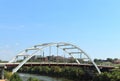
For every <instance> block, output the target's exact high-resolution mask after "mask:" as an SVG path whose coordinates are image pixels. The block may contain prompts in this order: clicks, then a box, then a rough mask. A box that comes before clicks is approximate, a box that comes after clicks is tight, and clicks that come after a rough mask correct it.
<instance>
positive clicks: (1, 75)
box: [0, 65, 5, 80]
mask: <svg viewBox="0 0 120 81" xmlns="http://www.w3.org/2000/svg"><path fill="white" fill-rule="evenodd" d="M4 69H5V66H4V65H0V79H2V80H3V79H4Z"/></svg>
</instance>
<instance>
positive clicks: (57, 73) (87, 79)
mask: <svg viewBox="0 0 120 81" xmlns="http://www.w3.org/2000/svg"><path fill="white" fill-rule="evenodd" d="M19 72H22V73H29V74H37V75H45V76H50V77H57V78H66V79H70V80H74V81H80V80H81V81H91V80H92V78H93V77H92V76H90V72H86V71H85V70H84V69H82V68H78V67H68V66H66V67H59V66H51V67H49V66H42V67H38V66H37V67H27V66H25V67H22V68H21V69H20V70H19Z"/></svg>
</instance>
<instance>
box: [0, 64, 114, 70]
mask: <svg viewBox="0 0 120 81" xmlns="http://www.w3.org/2000/svg"><path fill="white" fill-rule="evenodd" d="M0 65H5V66H6V67H16V66H18V65H19V63H0ZM24 66H76V67H94V65H93V64H77V63H52V62H47V63H46V62H42V63H40V62H39V63H38V62H29V63H25V64H24ZM98 67H99V68H100V69H102V68H104V69H114V68H115V67H114V66H103V65H98Z"/></svg>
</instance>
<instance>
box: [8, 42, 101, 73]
mask: <svg viewBox="0 0 120 81" xmlns="http://www.w3.org/2000/svg"><path fill="white" fill-rule="evenodd" d="M51 46H55V47H56V48H59V49H61V50H63V51H64V52H65V53H66V54H68V55H70V56H71V57H72V58H74V59H75V61H76V62H77V63H78V64H80V61H79V60H78V58H77V57H75V55H76V54H79V55H80V56H81V57H80V59H82V60H86V59H87V60H89V61H90V62H91V63H92V64H93V65H94V66H95V68H96V70H97V71H98V73H99V74H100V73H101V71H100V69H99V68H98V67H97V65H96V64H95V62H94V61H93V60H92V59H91V58H90V57H89V56H88V54H87V53H85V52H84V51H83V50H82V49H80V48H79V47H77V46H76V45H73V44H70V43H65V42H59V43H44V44H39V45H34V46H33V47H31V48H27V49H25V50H24V51H22V52H20V53H19V54H18V55H16V56H15V57H14V58H13V59H12V60H10V61H9V63H13V62H15V61H16V60H17V58H18V57H20V56H24V57H26V58H25V59H24V60H23V61H22V62H21V63H20V64H19V65H18V66H17V67H16V68H14V69H13V71H12V73H15V72H17V71H18V70H19V69H20V68H21V67H22V66H23V65H24V64H25V63H26V62H27V61H28V60H30V59H31V58H32V57H33V56H35V55H36V53H38V52H39V51H43V50H44V48H47V47H51ZM49 49H51V48H49ZM29 51H32V52H31V54H28V52H29ZM49 52H51V51H49ZM82 55H84V56H85V58H82Z"/></svg>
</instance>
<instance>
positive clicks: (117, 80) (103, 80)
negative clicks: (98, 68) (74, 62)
mask: <svg viewBox="0 0 120 81" xmlns="http://www.w3.org/2000/svg"><path fill="white" fill-rule="evenodd" d="M93 81H120V70H119V69H116V70H114V71H112V72H104V73H102V74H100V75H97V76H95V77H94V80H93Z"/></svg>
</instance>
